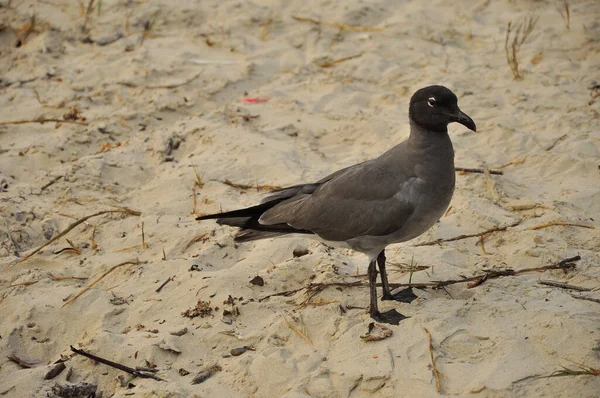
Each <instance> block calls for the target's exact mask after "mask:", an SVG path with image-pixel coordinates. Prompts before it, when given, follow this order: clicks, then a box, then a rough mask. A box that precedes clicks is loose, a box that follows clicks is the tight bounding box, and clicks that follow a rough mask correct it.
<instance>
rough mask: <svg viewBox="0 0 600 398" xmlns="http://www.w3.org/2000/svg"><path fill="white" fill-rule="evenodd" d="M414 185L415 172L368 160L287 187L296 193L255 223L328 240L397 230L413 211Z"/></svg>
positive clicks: (414, 204)
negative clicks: (282, 225)
mask: <svg viewBox="0 0 600 398" xmlns="http://www.w3.org/2000/svg"><path fill="white" fill-rule="evenodd" d="M417 184H418V179H417V178H416V177H415V176H411V175H406V174H403V173H398V172H391V171H390V170H389V169H387V168H385V167H381V166H380V165H379V163H378V162H376V160H370V161H367V162H364V163H360V164H357V165H355V166H351V167H348V168H346V169H342V170H340V171H338V172H336V173H333V174H332V175H330V176H328V177H326V178H325V179H323V180H321V181H320V182H318V183H315V184H308V185H300V186H295V187H290V188H287V189H286V190H293V189H295V190H297V191H296V194H295V195H294V196H291V197H289V199H287V200H284V201H282V202H281V203H279V204H277V205H275V206H273V207H272V208H270V209H269V210H267V211H266V212H264V213H263V214H262V215H261V217H260V219H259V222H260V223H261V224H264V225H272V224H280V223H285V224H288V225H290V226H292V227H294V228H298V229H303V230H309V231H312V232H314V233H316V234H317V235H319V236H320V237H322V238H323V239H326V240H331V241H345V240H348V239H351V238H355V237H357V236H363V235H374V236H381V235H387V234H390V233H392V232H395V231H397V230H399V229H401V228H402V226H403V225H404V224H405V222H406V220H408V218H409V217H410V216H411V214H412V213H413V212H414V209H415V207H416V205H417V203H415V200H414V198H415V197H416V195H415V194H414V191H415V188H416V185H417ZM282 192H283V191H282ZM275 195H277V193H276V194H275Z"/></svg>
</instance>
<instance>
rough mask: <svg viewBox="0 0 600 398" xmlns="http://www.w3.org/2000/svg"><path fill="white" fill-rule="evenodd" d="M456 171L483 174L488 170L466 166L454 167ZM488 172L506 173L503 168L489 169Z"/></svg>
mask: <svg viewBox="0 0 600 398" xmlns="http://www.w3.org/2000/svg"><path fill="white" fill-rule="evenodd" d="M454 170H455V171H460V172H461V173H481V174H485V172H486V170H485V169H469V168H465V167H455V168H454ZM487 172H488V173H490V174H496V175H500V176H501V175H504V172H503V171H502V170H491V169H490V170H487Z"/></svg>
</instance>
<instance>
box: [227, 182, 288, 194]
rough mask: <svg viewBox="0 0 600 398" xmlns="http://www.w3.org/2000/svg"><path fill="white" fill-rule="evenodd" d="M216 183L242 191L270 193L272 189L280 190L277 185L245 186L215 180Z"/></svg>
mask: <svg viewBox="0 0 600 398" xmlns="http://www.w3.org/2000/svg"><path fill="white" fill-rule="evenodd" d="M217 181H219V182H220V183H222V184H225V185H229V186H230V187H233V188H237V189H242V190H247V189H253V188H256V190H257V191H272V190H274V189H279V188H281V187H279V186H277V185H258V184H256V185H247V184H237V183H235V182H231V181H229V180H224V181H221V180H217Z"/></svg>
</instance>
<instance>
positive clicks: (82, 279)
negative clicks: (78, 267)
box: [50, 275, 89, 281]
mask: <svg viewBox="0 0 600 398" xmlns="http://www.w3.org/2000/svg"><path fill="white" fill-rule="evenodd" d="M50 279H52V280H53V281H66V280H71V279H72V280H77V281H85V280H88V279H89V278H87V277H85V276H54V275H50Z"/></svg>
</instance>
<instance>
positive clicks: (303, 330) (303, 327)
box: [283, 314, 314, 346]
mask: <svg viewBox="0 0 600 398" xmlns="http://www.w3.org/2000/svg"><path fill="white" fill-rule="evenodd" d="M290 318H292V317H291V316H290ZM299 318H300V329H299V328H298V327H297V326H296V324H295V323H296V322H292V321H290V320H288V318H287V317H286V316H285V315H283V319H284V320H285V323H287V325H288V327H289V328H290V329H292V331H294V333H296V334H297V335H298V336H299V337H300V338H301V339H302V340H304V341H306V342H307V343H308V344H309V345H311V346H312V345H314V344H313V343H312V342H311V341H310V339H309V338H308V330H307V329H306V325H305V324H304V320H303V319H302V314H300V315H299ZM292 320H293V318H292Z"/></svg>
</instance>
